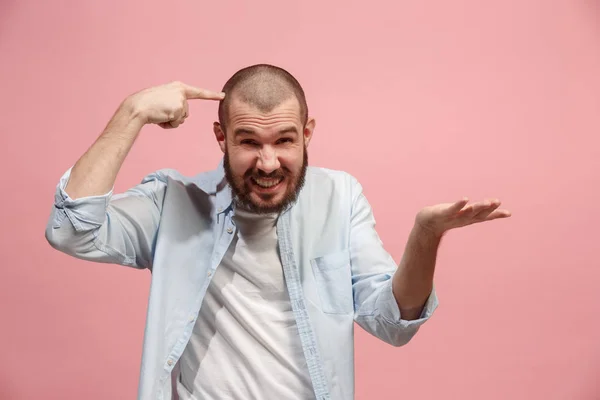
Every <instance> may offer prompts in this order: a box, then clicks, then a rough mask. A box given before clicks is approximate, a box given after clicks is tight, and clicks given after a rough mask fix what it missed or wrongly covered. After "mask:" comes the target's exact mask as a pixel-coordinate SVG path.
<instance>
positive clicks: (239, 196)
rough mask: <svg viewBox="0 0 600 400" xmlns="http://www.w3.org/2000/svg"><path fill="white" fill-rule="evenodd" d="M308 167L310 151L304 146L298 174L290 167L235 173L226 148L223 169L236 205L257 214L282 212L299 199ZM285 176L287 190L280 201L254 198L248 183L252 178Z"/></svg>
mask: <svg viewBox="0 0 600 400" xmlns="http://www.w3.org/2000/svg"><path fill="white" fill-rule="evenodd" d="M307 168H308V153H307V151H306V146H304V154H303V157H302V167H301V168H300V171H299V172H298V173H297V174H294V173H293V172H292V171H290V170H289V169H287V168H285V167H282V168H279V169H277V170H276V171H273V172H271V173H269V174H266V173H264V172H263V171H261V170H258V171H257V172H254V171H253V170H252V169H249V170H248V171H246V173H244V175H243V176H239V175H235V174H234V172H233V171H232V169H231V164H230V163H229V152H228V150H227V147H226V148H225V156H224V159H223V169H224V170H225V178H226V179H227V182H228V183H229V186H230V187H231V191H232V194H233V199H234V201H235V204H236V206H238V207H240V208H242V209H245V210H247V211H250V212H253V213H256V214H271V213H276V214H277V213H280V212H281V211H283V210H285V209H286V208H287V207H288V206H289V205H291V204H293V203H294V202H295V201H296V200H297V199H298V195H299V193H300V191H301V190H302V188H303V187H304V183H305V180H306V170H307ZM252 177H255V178H284V180H286V181H287V187H286V192H285V194H284V196H283V199H281V200H280V201H278V202H269V201H267V200H263V201H261V202H260V203H258V202H256V201H255V200H253V199H252V196H251V194H252V188H251V186H250V184H249V183H248V182H249V180H250V178H252Z"/></svg>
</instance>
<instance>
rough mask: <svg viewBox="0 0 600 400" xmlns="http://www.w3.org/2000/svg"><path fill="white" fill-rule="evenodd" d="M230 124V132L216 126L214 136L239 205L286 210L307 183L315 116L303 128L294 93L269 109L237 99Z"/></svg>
mask: <svg viewBox="0 0 600 400" xmlns="http://www.w3.org/2000/svg"><path fill="white" fill-rule="evenodd" d="M226 124H227V127H226V129H227V132H226V133H223V132H222V131H221V128H220V126H219V125H218V124H215V134H216V136H217V140H218V141H219V144H220V145H221V149H222V150H223V152H224V153H225V157H224V168H225V175H226V178H227V180H228V182H229V184H230V186H231V188H232V191H233V194H234V196H235V197H236V200H237V202H238V205H239V206H241V207H243V208H246V209H248V210H250V211H253V212H256V213H273V212H274V213H276V212H280V211H282V210H283V209H284V208H285V207H287V206H288V205H289V204H291V203H292V202H293V201H295V199H296V197H297V195H298V193H299V191H300V189H301V188H302V186H303V184H304V176H305V173H306V168H307V163H308V154H307V152H306V148H307V146H308V143H309V141H310V138H311V136H312V132H313V129H314V124H315V123H314V120H312V119H311V120H309V121H307V123H306V126H303V124H302V118H301V115H300V106H299V104H298V101H297V100H296V98H295V97H292V98H291V99H289V100H286V101H284V102H283V103H282V104H280V105H279V106H277V107H275V108H274V109H273V110H272V111H271V112H269V113H263V112H261V111H259V110H258V109H256V108H255V107H253V106H251V105H249V104H247V103H244V102H242V101H239V100H237V99H233V100H232V102H231V103H230V106H229V117H228V122H227V123H226Z"/></svg>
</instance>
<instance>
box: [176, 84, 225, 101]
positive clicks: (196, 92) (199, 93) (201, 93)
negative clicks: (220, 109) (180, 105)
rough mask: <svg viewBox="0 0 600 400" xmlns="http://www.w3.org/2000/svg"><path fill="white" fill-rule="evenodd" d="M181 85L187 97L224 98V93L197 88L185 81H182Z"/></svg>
mask: <svg viewBox="0 0 600 400" xmlns="http://www.w3.org/2000/svg"><path fill="white" fill-rule="evenodd" d="M182 85H183V90H184V93H185V97H186V98H187V99H204V100H223V99H224V98H225V93H223V92H213V91H212V90H206V89H201V88H197V87H194V86H190V85H186V84H185V83H182Z"/></svg>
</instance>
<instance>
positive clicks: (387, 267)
mask: <svg viewBox="0 0 600 400" xmlns="http://www.w3.org/2000/svg"><path fill="white" fill-rule="evenodd" d="M354 187H355V195H354V201H353V206H352V226H351V233H350V252H351V263H352V287H353V296H354V309H355V316H354V318H355V321H356V323H357V324H358V325H359V326H360V327H362V328H363V329H364V330H365V331H367V332H369V333H370V334H372V335H374V336H375V337H377V338H379V339H381V340H383V341H384V342H386V343H389V344H391V345H393V346H402V345H404V344H406V343H408V342H409V341H410V340H411V339H412V338H413V336H414V335H415V334H416V333H417V331H418V330H419V327H420V326H421V325H423V324H424V323H425V322H426V321H427V320H428V319H429V318H430V317H431V316H432V315H433V312H434V311H435V309H436V308H437V306H438V298H437V295H436V292H435V288H434V289H433V290H432V292H431V293H430V295H429V297H428V299H427V301H426V303H425V306H424V307H423V311H422V313H421V315H420V317H419V318H418V319H415V320H405V319H403V318H402V315H401V312H400V309H399V307H398V303H397V302H396V299H395V297H394V294H393V292H392V278H393V275H394V272H395V271H396V269H397V264H396V262H395V261H394V260H393V258H392V256H391V255H390V254H389V253H388V252H387V251H386V250H385V249H384V247H383V243H382V241H381V239H380V238H379V236H378V234H377V232H376V230H375V218H374V216H373V212H372V209H371V206H370V205H369V203H368V201H367V199H366V197H365V196H364V194H363V192H362V187H361V185H360V184H359V183H358V182H356V181H355V183H354Z"/></svg>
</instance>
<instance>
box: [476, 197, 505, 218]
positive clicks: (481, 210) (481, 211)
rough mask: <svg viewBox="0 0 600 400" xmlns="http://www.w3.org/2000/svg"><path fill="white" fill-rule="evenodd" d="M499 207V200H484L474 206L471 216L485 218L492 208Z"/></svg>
mask: <svg viewBox="0 0 600 400" xmlns="http://www.w3.org/2000/svg"><path fill="white" fill-rule="evenodd" d="M498 207H500V201H499V200H486V201H484V202H482V203H479V204H477V205H476V206H474V208H475V210H474V213H473V218H475V219H481V220H483V219H486V218H487V217H488V215H490V214H491V213H492V212H494V210H496V209H497V208H498Z"/></svg>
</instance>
